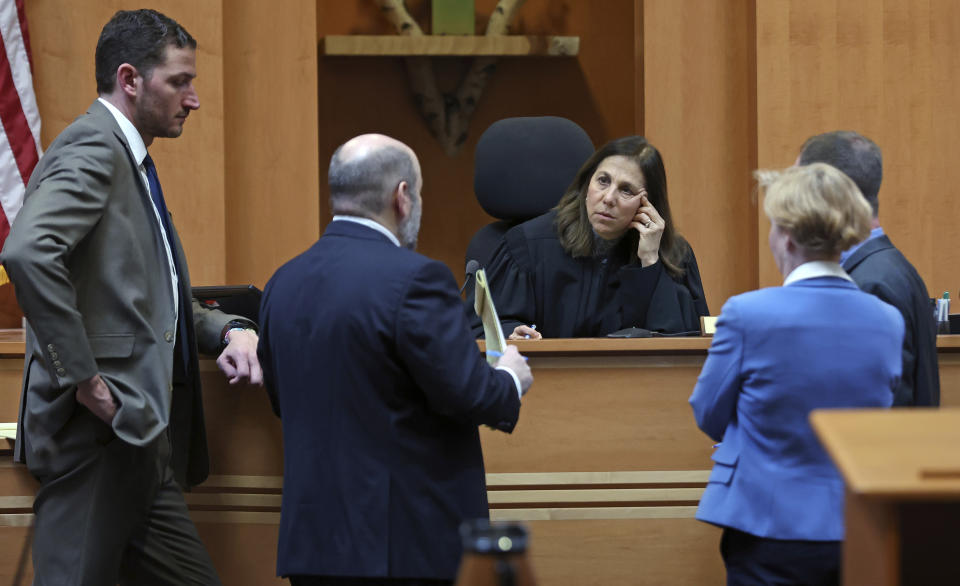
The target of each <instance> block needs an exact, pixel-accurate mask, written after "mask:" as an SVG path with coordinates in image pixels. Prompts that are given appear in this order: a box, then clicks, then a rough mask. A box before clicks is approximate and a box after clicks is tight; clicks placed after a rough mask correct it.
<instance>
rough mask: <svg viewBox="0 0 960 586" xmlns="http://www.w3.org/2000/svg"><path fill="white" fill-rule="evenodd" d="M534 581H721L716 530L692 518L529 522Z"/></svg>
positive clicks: (652, 584)
mask: <svg viewBox="0 0 960 586" xmlns="http://www.w3.org/2000/svg"><path fill="white" fill-rule="evenodd" d="M528 526H529V529H530V536H531V546H530V551H529V557H530V560H531V563H532V565H533V571H534V574H535V577H536V579H537V581H538V583H540V584H576V585H578V586H594V585H595V586H605V585H607V584H635V585H638V586H639V585H649V586H658V585H662V584H703V585H709V584H722V583H723V579H724V578H723V577H724V576H725V572H724V568H723V561H722V560H721V559H720V555H719V552H718V550H719V547H720V546H719V544H720V530H719V529H718V528H716V527H713V526H712V525H707V524H706V523H701V522H699V521H696V520H694V519H640V520H632V521H631V520H613V521H611V520H583V521H531V522H529V523H528Z"/></svg>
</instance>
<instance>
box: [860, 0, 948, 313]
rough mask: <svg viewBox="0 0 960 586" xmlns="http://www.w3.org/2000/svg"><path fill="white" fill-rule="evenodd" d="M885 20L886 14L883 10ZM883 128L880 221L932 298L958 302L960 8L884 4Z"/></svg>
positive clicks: (939, 4)
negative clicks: (950, 298) (951, 298)
mask: <svg viewBox="0 0 960 586" xmlns="http://www.w3.org/2000/svg"><path fill="white" fill-rule="evenodd" d="M878 12H880V9H878ZM881 15H882V19H883V20H882V22H883V31H884V38H883V45H882V53H880V54H881V55H882V59H883V64H884V70H883V75H884V77H883V80H882V90H883V96H884V100H883V103H882V108H883V109H882V112H881V120H882V122H883V127H884V129H885V131H886V134H884V136H883V138H882V142H880V146H881V148H883V149H884V182H883V187H882V189H881V191H880V220H881V223H882V225H883V226H884V229H885V230H886V231H887V232H888V234H890V237H891V239H892V240H893V241H894V243H895V244H896V245H897V246H898V247H899V248H900V249H901V250H902V251H903V253H904V254H905V255H906V256H907V258H909V259H910V260H911V262H913V263H914V265H915V266H916V267H917V270H918V271H920V275H921V276H922V277H923V278H924V280H925V281H926V284H927V289H928V291H929V293H930V294H931V295H939V294H941V293H943V291H945V290H950V291H951V293H952V294H953V296H954V297H956V295H957V287H958V286H960V285H958V278H957V276H958V273H960V250H958V248H957V247H956V246H955V245H954V241H953V235H954V234H955V233H956V220H957V218H958V217H960V203H958V201H957V198H956V196H955V191H956V190H955V186H956V185H957V184H958V183H960V166H958V165H957V164H956V157H955V156H954V152H955V151H956V148H955V146H956V137H957V135H958V134H960V112H958V110H957V95H958V93H960V79H958V76H957V74H956V72H957V71H958V69H957V67H958V66H960V58H958V55H957V54H958V51H960V5H958V4H957V3H955V2H949V1H948V2H941V1H936V2H916V3H911V2H889V1H888V2H885V3H883V5H882V12H881Z"/></svg>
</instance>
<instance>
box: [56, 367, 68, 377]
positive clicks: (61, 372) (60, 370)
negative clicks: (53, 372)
mask: <svg viewBox="0 0 960 586" xmlns="http://www.w3.org/2000/svg"><path fill="white" fill-rule="evenodd" d="M57 374H59V375H60V376H63V375H65V374H67V371H66V370H64V369H62V368H58V369H57Z"/></svg>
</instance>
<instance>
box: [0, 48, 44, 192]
mask: <svg viewBox="0 0 960 586" xmlns="http://www.w3.org/2000/svg"><path fill="white" fill-rule="evenodd" d="M2 40H3V39H2V37H0V41H2ZM0 122H2V123H3V129H4V131H5V132H6V133H7V140H8V142H9V143H10V148H11V149H12V150H13V156H14V158H15V159H16V160H17V169H18V170H19V171H20V177H22V178H23V183H24V185H26V183H27V182H28V181H29V180H30V173H32V172H33V168H34V166H36V164H37V161H39V160H40V157H39V155H38V154H37V145H36V143H35V142H34V139H33V133H32V132H31V131H30V125H29V124H28V123H27V117H26V115H24V113H23V106H22V105H21V104H20V94H18V93H17V87H16V85H14V83H13V72H12V71H11V70H10V60H9V59H7V52H6V50H2V51H0Z"/></svg>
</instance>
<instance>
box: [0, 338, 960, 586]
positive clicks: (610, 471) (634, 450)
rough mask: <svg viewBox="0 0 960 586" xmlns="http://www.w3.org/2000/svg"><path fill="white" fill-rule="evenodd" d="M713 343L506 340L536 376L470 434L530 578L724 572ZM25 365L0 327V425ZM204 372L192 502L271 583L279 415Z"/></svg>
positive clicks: (20, 542) (954, 366)
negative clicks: (516, 411) (708, 395)
mask: <svg viewBox="0 0 960 586" xmlns="http://www.w3.org/2000/svg"><path fill="white" fill-rule="evenodd" d="M709 344H710V341H709V339H701V338H682V339H669V338H657V339H641V340H613V339H587V340H542V341H524V342H518V343H517V345H518V346H519V347H520V350H521V352H523V353H524V354H526V355H527V356H529V358H530V365H531V367H532V368H533V371H534V376H535V378H536V381H535V384H534V387H533V389H532V390H531V392H530V394H529V395H528V396H527V397H525V398H524V404H523V409H522V412H521V416H520V423H519V424H518V426H517V428H516V430H515V431H514V433H513V434H511V435H505V434H501V433H497V432H493V431H491V430H488V429H486V428H483V429H481V438H482V441H483V446H484V457H485V462H486V471H487V483H488V488H489V497H490V507H491V516H492V517H493V518H494V519H516V520H522V521H524V522H525V523H527V524H528V526H529V527H530V529H531V534H532V541H531V551H530V556H531V561H532V562H533V567H534V571H535V572H536V574H537V577H538V579H539V580H540V583H541V584H549V585H551V586H552V585H563V584H571V585H574V584H576V585H581V584H582V585H589V584H723V583H724V572H723V564H722V561H721V559H720V555H719V551H718V546H719V539H720V531H719V530H718V529H716V528H714V527H712V526H709V525H706V524H703V523H699V522H697V521H696V520H694V519H693V514H694V511H695V509H696V504H697V502H698V501H699V498H700V494H701V493H702V491H703V487H704V485H705V482H706V478H707V474H708V471H709V469H710V464H711V462H710V460H709V456H710V452H711V446H712V443H711V441H710V440H709V439H708V438H707V437H706V436H705V435H703V434H702V433H700V432H699V431H698V430H697V428H696V426H695V424H694V421H693V416H692V413H691V411H690V407H689V406H688V404H687V399H688V397H689V396H690V393H691V391H692V389H693V386H694V384H695V382H696V377H697V375H698V374H699V372H700V368H701V366H702V365H703V361H704V359H705V357H706V351H707V348H708V347H709ZM938 347H939V349H940V365H941V381H942V383H943V387H944V389H943V402H944V404H945V405H955V406H958V407H960V336H946V337H941V339H940V340H939V343H938ZM22 367H23V335H22V332H19V331H16V332H3V331H0V422H4V421H14V420H15V419H16V417H17V405H18V401H19V393H20V377H21V371H22ZM201 371H202V373H201V374H202V378H203V382H204V405H205V410H206V421H207V435H208V441H209V444H210V454H211V477H210V479H209V480H208V481H207V482H206V483H204V485H202V486H201V487H198V488H197V489H196V490H195V491H194V492H192V493H189V494H188V495H187V502H188V505H189V506H190V510H191V514H192V516H193V518H194V521H195V522H196V523H197V527H198V529H199V531H200V534H201V537H202V538H203V540H204V542H205V543H206V545H207V547H208V548H209V550H210V553H211V556H212V557H213V559H214V562H215V563H216V565H217V568H218V570H219V571H220V574H221V578H222V579H223V581H224V583H225V584H231V585H246V584H250V585H262V584H272V583H282V582H281V581H279V580H277V579H276V578H275V577H274V576H273V574H274V568H275V560H276V540H277V524H278V522H279V517H280V516H279V511H280V492H281V488H282V474H283V465H282V442H281V434H280V423H279V420H277V419H276V418H275V417H274V416H273V414H272V412H271V411H270V407H269V403H268V401H267V398H266V393H265V392H264V391H263V390H262V389H258V388H230V387H228V386H227V385H226V384H225V382H224V381H223V378H222V377H221V376H220V374H219V373H218V372H217V370H216V366H215V364H214V363H213V361H212V360H204V361H203V362H202V363H201ZM0 441H2V440H0ZM0 445H2V444H0ZM9 458H10V451H9V450H7V452H6V456H5V457H4V458H3V459H2V461H0V584H29V576H30V572H29V565H30V563H29V549H28V543H29V527H30V524H31V522H32V516H31V515H30V506H31V504H32V500H33V499H32V495H33V491H34V490H35V484H34V482H33V480H32V479H31V478H30V476H29V474H27V473H26V470H25V469H24V468H22V467H20V466H14V465H13V464H11V463H10V459H9ZM21 570H22V571H23V572H22V574H20V575H19V576H18V574H17V572H19V571H21ZM18 580H19V581H18Z"/></svg>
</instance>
